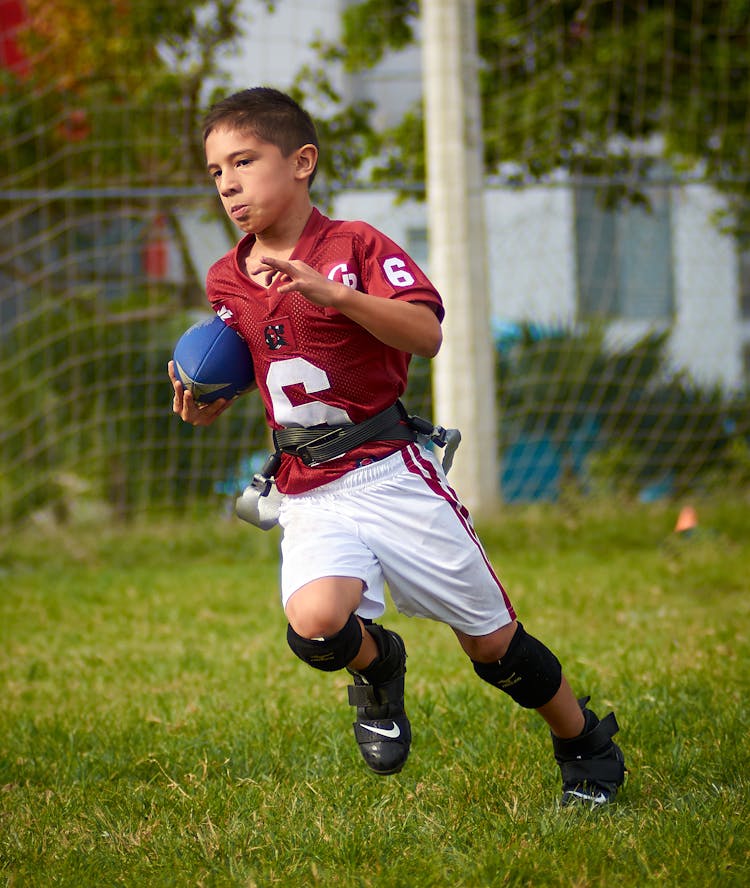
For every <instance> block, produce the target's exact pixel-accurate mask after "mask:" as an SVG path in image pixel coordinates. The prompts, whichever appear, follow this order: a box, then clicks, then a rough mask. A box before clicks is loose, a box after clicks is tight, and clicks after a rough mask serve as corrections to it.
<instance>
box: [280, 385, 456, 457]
mask: <svg viewBox="0 0 750 888" xmlns="http://www.w3.org/2000/svg"><path fill="white" fill-rule="evenodd" d="M454 432H455V435H452V434H451V433H454ZM420 436H422V437H424V438H427V439H429V440H430V441H432V442H433V443H434V444H437V445H438V447H445V446H446V444H451V443H452V442H453V441H455V444H454V446H453V447H452V450H451V456H452V452H453V450H455V448H456V447H457V446H458V440H460V433H459V432H458V430H457V429H444V428H443V427H442V426H436V425H433V424H432V423H431V422H430V421H429V420H427V419H422V417H420V416H410V415H409V414H408V413H407V412H406V408H405V407H404V405H403V404H402V403H401V401H396V403H395V404H392V405H391V406H390V407H387V408H386V409H385V410H383V411H381V412H380V413H376V414H375V416H371V417H370V418H369V419H366V420H364V422H358V423H355V424H353V425H343V426H318V427H317V428H292V429H277V430H276V431H274V433H273V443H274V445H275V447H276V450H277V452H278V451H281V452H282V453H290V454H292V455H293V456H297V457H299V458H300V459H301V460H302V462H303V463H304V464H305V465H306V466H316V465H320V463H324V462H328V460H331V459H336V458H337V457H339V456H343V455H344V454H345V453H348V452H349V451H350V450H353V449H354V448H355V447H359V446H360V445H361V444H366V443H367V442H368V441H416V440H417V439H418V438H419V437H420ZM456 436H457V437H458V440H455V438H456ZM446 456H447V454H446Z"/></svg>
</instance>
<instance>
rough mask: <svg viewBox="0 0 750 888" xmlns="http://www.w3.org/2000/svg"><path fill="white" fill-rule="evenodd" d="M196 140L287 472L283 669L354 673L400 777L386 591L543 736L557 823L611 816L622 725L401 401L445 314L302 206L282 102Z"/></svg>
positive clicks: (402, 656) (413, 277)
mask: <svg viewBox="0 0 750 888" xmlns="http://www.w3.org/2000/svg"><path fill="white" fill-rule="evenodd" d="M203 137H204V143H205V151H206V161H207V165H208V172H209V175H210V176H211V177H212V178H213V180H214V181H215V183H216V188H217V190H218V192H219V195H220V197H221V201H222V203H223V205H224V209H225V210H226V212H227V214H228V216H229V217H230V219H232V221H233V222H234V223H235V224H236V225H237V226H238V227H239V228H240V229H241V230H242V231H244V232H245V233H246V236H245V237H244V238H243V239H242V240H241V241H240V242H239V244H238V245H237V246H236V247H235V248H234V249H233V250H232V251H231V252H229V253H228V254H227V255H226V256H224V257H223V258H222V259H220V260H219V261H218V262H217V263H216V264H215V265H214V266H213V267H212V268H211V270H210V271H209V274H208V280H207V290H208V298H209V300H210V302H211V305H212V307H213V308H214V310H215V311H217V312H219V313H220V315H221V317H222V318H223V319H224V320H225V322H226V323H228V324H230V325H231V326H232V327H234V328H235V329H236V330H238V331H239V332H240V333H241V334H242V336H243V337H244V338H245V340H246V341H247V343H248V345H249V347H250V350H251V352H252V356H253V362H254V365H255V373H256V383H257V387H258V389H259V391H260V394H261V397H262V398H263V403H264V406H265V410H266V417H267V421H268V423H269V426H270V427H271V429H273V431H274V440H275V443H276V447H277V452H278V453H279V455H280V462H279V464H278V466H277V468H276V470H275V479H276V485H277V488H278V490H279V491H280V492H281V493H283V494H285V496H284V497H283V499H282V502H281V507H280V514H279V523H280V525H281V527H282V529H283V537H282V573H281V585H282V600H283V605H284V609H285V614H286V617H287V619H288V622H289V626H288V630H287V641H288V643H289V646H290V647H291V649H292V651H293V652H294V653H295V654H296V655H297V656H298V657H300V658H301V659H302V660H304V661H305V662H306V663H308V664H309V665H310V666H312V667H314V668H316V669H322V670H325V671H334V670H339V669H344V668H346V669H347V670H348V671H349V672H350V673H351V675H352V677H353V681H354V684H353V685H352V686H350V687H349V702H350V704H351V705H352V706H355V707H356V712H357V717H356V721H355V722H354V735H355V738H356V740H357V743H358V745H359V749H360V752H361V754H362V757H363V758H364V760H365V763H366V764H367V765H368V766H369V767H370V768H371V769H372V770H373V771H375V772H376V773H378V774H393V773H396V772H397V771H399V770H401V768H402V767H403V765H404V763H405V762H406V759H407V756H408V754H409V747H410V743H411V728H410V724H409V719H408V718H407V715H406V712H405V709H404V675H405V672H406V652H405V649H404V643H403V641H402V639H401V638H400V636H399V635H397V634H396V633H395V632H393V631H391V630H389V629H386V628H384V627H383V626H381V625H379V624H377V623H375V622H373V621H374V620H375V619H377V618H379V617H381V616H382V615H383V613H384V610H385V601H384V586H385V584H386V583H387V584H388V587H389V589H390V592H391V596H392V598H393V601H394V603H395V605H396V607H397V608H398V609H399V610H400V611H401V612H403V613H405V614H409V615H413V616H421V617H427V618H430V619H434V620H439V621H441V622H443V623H446V624H447V625H449V626H450V627H451V628H452V629H453V631H454V633H455V635H456V637H457V639H458V642H459V644H460V645H461V647H462V648H463V650H464V651H465V653H466V654H467V656H468V657H469V658H470V660H471V662H472V665H473V667H474V670H475V672H476V673H477V675H478V676H479V678H481V679H483V680H484V681H486V682H489V683H490V684H491V685H493V686H495V687H497V688H499V689H500V690H501V691H504V692H505V693H506V694H508V695H509V696H510V697H511V698H512V699H513V700H514V701H515V702H516V703H518V704H519V705H520V706H523V707H526V708H529V709H536V710H537V712H539V714H540V715H541V716H542V718H543V719H544V720H545V721H546V722H547V724H548V725H549V728H550V731H551V735H552V747H553V752H554V755H555V758H556V760H557V762H558V764H559V765H560V768H561V771H562V780H563V795H562V804H563V805H567V804H570V803H572V802H576V801H577V802H583V803H587V804H589V805H600V804H604V803H606V802H609V801H611V800H612V799H613V798H614V797H615V795H616V793H617V790H618V788H619V787H620V786H621V785H622V783H623V780H624V775H625V765H624V759H623V755H622V753H621V751H620V749H619V748H618V746H617V745H616V744H615V743H614V742H613V741H612V736H613V735H614V734H615V732H616V731H617V729H618V726H617V722H616V720H615V717H614V714H613V713H610V714H609V715H608V716H607V717H606V718H605V719H603V720H601V721H600V720H599V719H598V718H597V716H596V715H595V714H594V713H593V712H592V711H591V710H590V709H588V708H586V703H587V702H588V698H586V699H584V700H581V701H577V700H576V697H575V696H574V694H573V692H572V690H571V688H570V686H569V685H568V682H567V681H566V679H565V678H564V676H563V675H562V670H561V667H560V663H559V662H558V660H557V658H556V657H555V655H554V654H553V653H552V652H551V651H550V650H549V649H548V648H547V647H545V646H544V645H543V644H542V643H541V642H540V641H538V640H537V639H536V638H534V637H533V636H532V635H530V634H528V633H527V632H526V630H525V629H524V628H523V626H522V624H521V623H520V622H518V620H517V619H516V615H515V612H514V610H513V607H512V605H511V603H510V600H509V599H508V596H507V595H506V593H505V590H504V589H503V587H502V585H501V584H500V581H499V580H498V579H497V577H496V576H495V573H494V571H493V569H492V566H491V565H490V563H489V561H488V560H487V556H486V554H485V552H484V550H483V548H482V546H481V543H480V541H479V539H478V538H477V535H476V533H475V531H474V528H473V526H472V522H471V518H470V516H469V513H468V512H467V510H466V508H465V507H464V506H463V505H462V504H461V502H460V501H459V500H458V498H457V497H456V494H455V493H454V491H453V490H452V489H451V488H450V486H449V485H448V483H447V481H446V478H445V474H444V473H443V471H442V468H441V466H440V464H439V463H438V461H437V460H436V459H435V457H434V456H433V454H432V452H431V451H429V450H428V449H426V448H425V447H424V446H422V441H423V440H424V439H423V438H418V436H417V433H416V432H415V431H414V429H413V428H412V427H411V423H410V421H409V419H408V418H407V415H406V412H405V411H404V409H403V408H402V407H401V405H400V403H399V402H398V399H399V397H400V396H401V395H402V394H403V392H404V390H405V388H406V381H407V370H408V365H409V360H410V356H411V355H413V354H416V355H422V356H424V357H428V358H431V357H433V356H434V355H435V354H437V352H438V349H439V348H440V344H441V326H440V325H441V321H442V318H443V307H442V304H441V300H440V296H439V295H438V293H437V292H436V290H435V289H434V287H433V286H432V284H431V283H430V282H429V280H427V278H426V277H425V275H424V274H423V272H422V271H421V270H420V269H419V267H418V266H417V265H416V264H415V263H414V262H413V261H412V260H411V259H410V258H409V256H408V255H406V253H404V251H403V250H401V249H400V248H399V247H398V246H397V245H396V244H395V243H393V242H392V241H391V240H389V239H388V238H387V237H385V235H383V234H382V233H380V232H379V231H377V230H375V229H374V228H372V227H371V226H369V225H367V224H365V223H364V222H343V221H333V220H331V219H328V218H326V217H325V216H323V215H321V213H319V212H318V211H317V210H316V209H314V208H313V205H312V203H311V199H310V194H309V186H310V185H311V183H312V181H313V178H314V176H315V169H316V164H317V160H318V141H317V136H316V132H315V126H314V124H313V122H312V120H311V118H310V117H309V115H308V114H307V113H306V112H305V111H304V110H303V109H302V108H300V107H299V106H298V105H297V104H296V103H295V102H294V101H292V99H291V98H290V97H289V96H287V95H285V94H284V93H281V92H278V91H276V90H273V89H269V88H265V87H260V88H255V89H248V90H244V91H242V92H239V93H236V94H235V95H231V96H229V97H228V98H226V99H224V100H223V101H220V102H219V103H218V104H216V105H214V106H213V107H212V108H211V110H210V111H209V113H208V115H207V116H206V119H205V121H204V129H203ZM169 373H170V378H171V380H172V384H173V387H174V402H173V409H174V412H175V413H177V414H179V415H180V416H181V417H182V419H183V420H184V421H185V422H189V423H192V424H193V425H196V426H198V425H201V426H203V425H209V424H210V423H212V422H213V421H214V420H215V419H216V417H217V416H219V415H220V414H221V413H222V412H223V411H224V410H225V409H227V407H229V406H230V403H231V402H229V401H217V402H214V403H213V404H210V405H207V406H203V405H198V404H197V403H196V402H195V401H194V400H193V398H192V396H191V394H190V392H188V391H185V390H184V389H183V387H182V385H181V384H180V382H179V381H178V380H177V379H176V377H175V374H174V367H173V366H172V364H171V363H170V368H169ZM373 417H377V419H374V420H373ZM370 420H372V421H371V422H368V421H370Z"/></svg>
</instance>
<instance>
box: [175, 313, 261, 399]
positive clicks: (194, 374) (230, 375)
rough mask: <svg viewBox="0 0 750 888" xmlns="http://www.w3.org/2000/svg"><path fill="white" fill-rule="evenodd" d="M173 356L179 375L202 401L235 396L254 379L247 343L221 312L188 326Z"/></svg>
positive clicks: (176, 371)
mask: <svg viewBox="0 0 750 888" xmlns="http://www.w3.org/2000/svg"><path fill="white" fill-rule="evenodd" d="M173 358H174V366H175V373H176V374H177V378H178V379H179V380H180V381H181V382H182V384H183V385H184V386H185V388H186V389H187V390H188V391H190V392H192V395H193V397H194V398H195V400H196V401H200V402H201V403H202V404H208V403H210V402H211V401H215V400H216V399H217V398H233V397H234V396H235V395H238V394H240V393H241V392H244V391H245V390H246V389H248V388H249V387H250V386H251V385H252V383H253V382H254V381H255V372H254V370H253V360H252V357H251V356H250V349H248V347H247V343H246V342H245V340H244V339H243V338H242V337H241V336H240V334H239V333H237V332H236V331H235V330H233V329H232V328H231V327H228V326H227V325H226V324H225V323H224V321H222V319H221V318H220V317H219V316H218V315H214V317H213V318H211V319H210V320H206V321H199V322H198V323H197V324H193V326H192V327H190V328H189V329H188V330H186V331H185V332H184V333H183V334H182V336H180V338H179V339H178V341H177V345H175V347H174V355H173Z"/></svg>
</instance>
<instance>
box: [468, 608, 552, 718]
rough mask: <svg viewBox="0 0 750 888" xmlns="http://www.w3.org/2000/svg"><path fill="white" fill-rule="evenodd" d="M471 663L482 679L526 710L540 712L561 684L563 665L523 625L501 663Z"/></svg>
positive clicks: (518, 629)
mask: <svg viewBox="0 0 750 888" xmlns="http://www.w3.org/2000/svg"><path fill="white" fill-rule="evenodd" d="M472 663H473V664H474V671H475V672H476V674H477V675H478V676H479V677H480V678H481V679H483V680H484V681H486V682H489V684H491V685H493V686H494V687H496V688H499V689H500V690H501V691H504V692H505V693H506V694H508V695H509V696H510V697H512V698H513V699H514V700H515V701H516V703H518V704H519V706H523V707H524V708H525V709H538V708H539V707H540V706H544V704H545V703H549V701H550V700H551V699H552V698H553V697H554V696H555V694H556V693H557V692H558V690H559V689H560V685H561V684H562V667H561V666H560V661H559V660H558V659H557V657H556V656H555V655H554V654H553V653H552V651H551V650H550V649H549V648H547V647H545V646H544V645H543V644H542V643H541V641H538V640H537V639H536V638H534V636H533V635H529V634H528V632H527V631H526V630H525V629H524V628H523V626H522V625H521V623H519V624H518V628H517V629H516V633H515V635H514V636H513V638H512V640H511V642H510V645H509V646H508V650H507V651H506V654H505V656H504V657H503V658H502V660H495V661H494V662H493V663H478V662H477V661H476V660H473V661H472Z"/></svg>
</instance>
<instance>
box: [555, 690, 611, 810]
mask: <svg viewBox="0 0 750 888" xmlns="http://www.w3.org/2000/svg"><path fill="white" fill-rule="evenodd" d="M590 699H591V698H590V697H585V698H583V699H582V700H579V701H578V703H579V705H580V707H581V709H582V710H583V715H584V718H585V719H586V726H585V727H584V729H583V733H582V734H581V735H580V736H578V737H572V738H571V739H569V740H563V739H562V738H560V737H556V736H555V735H554V734H553V735H552V747H553V749H554V751H555V760H556V761H557V763H558V765H559V766H560V771H561V772H562V782H563V794H562V799H561V805H562V806H563V807H567V806H569V805H577V804H583V805H586V806H589V807H592V808H596V807H599V806H600V805H606V804H608V803H609V802H611V801H613V800H614V798H615V796H616V795H617V790H618V789H619V788H620V787H621V786H622V784H623V783H624V781H625V773H626V770H627V769H626V767H625V756H624V755H623V754H622V750H621V749H620V747H619V746H618V745H617V744H616V743H615V742H614V741H613V740H612V737H613V736H614V735H615V734H616V733H617V731H618V730H619V725H618V724H617V719H616V718H615V714H614V712H610V713H609V715H608V716H606V717H605V718H603V719H602V720H601V721H600V720H599V719H598V718H597V716H596V715H595V714H594V713H593V712H592V711H591V710H590V709H587V708H586V704H587V703H588V702H589V700H590Z"/></svg>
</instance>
